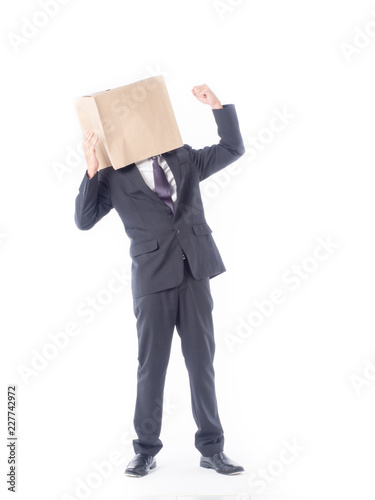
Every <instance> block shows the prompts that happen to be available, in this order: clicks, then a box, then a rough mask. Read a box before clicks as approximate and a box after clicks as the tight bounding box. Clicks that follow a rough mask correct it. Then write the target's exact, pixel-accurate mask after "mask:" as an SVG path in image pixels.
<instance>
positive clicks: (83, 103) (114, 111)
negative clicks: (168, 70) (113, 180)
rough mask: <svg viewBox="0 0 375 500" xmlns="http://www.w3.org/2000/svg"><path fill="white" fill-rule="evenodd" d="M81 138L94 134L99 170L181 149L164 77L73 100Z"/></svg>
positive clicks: (123, 165) (180, 140) (120, 166)
mask: <svg viewBox="0 0 375 500" xmlns="http://www.w3.org/2000/svg"><path fill="white" fill-rule="evenodd" d="M74 106H75V109H76V112H77V115H78V119H79V122H80V124H81V128H82V131H83V134H84V135H86V133H87V132H89V131H90V130H93V131H94V133H95V134H96V135H97V136H98V137H99V139H98V142H97V143H96V146H95V152H96V156H97V158H98V161H99V170H100V169H103V168H106V167H110V166H113V168H114V169H115V170H117V169H119V168H122V167H125V166H127V165H130V164H131V163H134V162H136V161H141V160H144V159H146V158H149V157H151V156H154V155H159V154H162V153H165V152H167V151H170V150H172V149H176V148H179V147H181V146H183V142H182V139H181V135H180V132H179V129H178V126H177V122H176V118H175V115H174V112H173V108H172V104H171V101H170V99H169V95H168V90H167V87H166V85H165V81H164V77H163V76H161V75H159V76H154V77H151V78H146V79H145V80H140V81H138V82H136V83H132V84H130V85H124V86H122V87H117V88H114V89H110V90H105V91H103V92H96V93H94V94H89V95H86V96H83V97H77V98H75V99H74Z"/></svg>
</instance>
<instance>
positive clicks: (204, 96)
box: [185, 85, 245, 181]
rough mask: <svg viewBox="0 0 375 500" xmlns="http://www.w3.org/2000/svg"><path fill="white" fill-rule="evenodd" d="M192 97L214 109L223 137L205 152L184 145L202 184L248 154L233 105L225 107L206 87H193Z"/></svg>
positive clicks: (219, 132)
mask: <svg viewBox="0 0 375 500" xmlns="http://www.w3.org/2000/svg"><path fill="white" fill-rule="evenodd" d="M192 93H193V95H194V96H195V97H196V98H197V99H198V100H199V101H200V102H202V103H204V104H208V105H209V106H210V107H211V109H212V112H213V114H214V118H215V120H216V123H217V126H218V135H219V137H220V142H219V144H214V145H213V146H206V147H204V148H202V149H193V148H191V147H190V146H189V145H185V147H186V148H187V149H188V153H189V155H190V158H191V160H192V162H193V164H194V165H195V166H196V167H197V169H198V170H199V178H200V180H201V181H202V180H204V179H206V178H207V177H209V176H210V175H212V174H214V173H216V172H218V171H219V170H221V169H222V168H225V167H227V166H228V165H230V164H231V163H233V162H234V161H236V160H238V158H240V157H241V156H242V155H243V154H244V153H245V146H244V143H243V140H242V136H241V132H240V127H239V123H238V118H237V113H236V108H235V106H234V104H224V106H222V105H221V102H220V101H219V99H218V98H217V97H216V95H215V94H214V93H213V92H212V90H211V89H210V88H209V87H207V85H200V86H197V87H194V88H193V90H192Z"/></svg>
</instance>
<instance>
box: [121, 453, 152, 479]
mask: <svg viewBox="0 0 375 500" xmlns="http://www.w3.org/2000/svg"><path fill="white" fill-rule="evenodd" d="M155 467H156V461H155V457H153V456H152V455H146V454H145V453H137V454H136V455H135V457H134V458H133V459H132V460H131V461H130V462H129V463H128V466H127V468H126V469H125V474H126V475H127V476H131V477H143V476H146V475H147V474H148V473H149V471H150V469H155Z"/></svg>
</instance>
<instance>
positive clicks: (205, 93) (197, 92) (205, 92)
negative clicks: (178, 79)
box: [192, 84, 223, 109]
mask: <svg viewBox="0 0 375 500" xmlns="http://www.w3.org/2000/svg"><path fill="white" fill-rule="evenodd" d="M192 93H193V96H195V97H196V98H197V99H198V101H200V102H202V103H203V104H208V105H209V106H211V108H212V109H221V108H222V107H223V106H222V105H221V102H220V101H219V99H218V98H217V97H216V95H215V94H214V93H213V92H212V90H211V89H210V88H209V87H208V86H207V85H206V84H204V85H196V86H195V87H193V89H192Z"/></svg>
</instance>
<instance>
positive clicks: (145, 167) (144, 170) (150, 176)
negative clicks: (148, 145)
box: [135, 155, 177, 203]
mask: <svg viewBox="0 0 375 500" xmlns="http://www.w3.org/2000/svg"><path fill="white" fill-rule="evenodd" d="M158 163H159V165H160V166H161V168H162V169H163V170H164V172H165V175H166V177H167V181H168V182H169V185H170V186H171V198H172V201H173V203H174V202H175V201H176V199H177V186H176V181H175V178H174V176H173V173H172V170H171V169H170V168H169V165H168V163H167V162H166V161H165V160H164V158H162V157H161V155H158ZM135 164H136V166H137V168H138V170H139V172H140V174H141V175H142V177H143V180H144V181H145V183H146V184H147V186H148V187H149V188H150V189H152V191H154V192H155V182H154V169H153V167H152V158H146V160H142V161H137V162H135Z"/></svg>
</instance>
